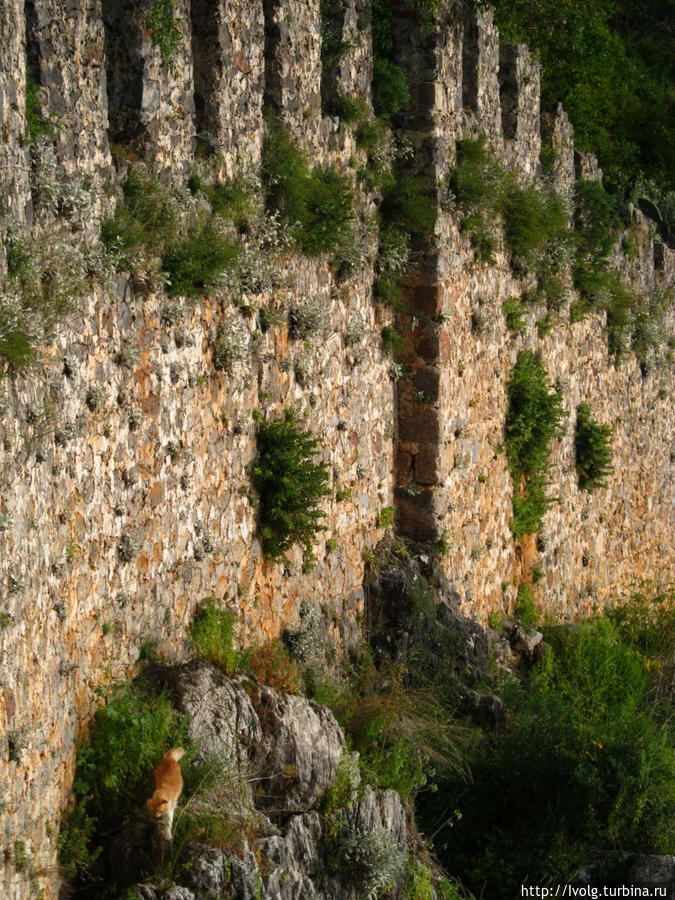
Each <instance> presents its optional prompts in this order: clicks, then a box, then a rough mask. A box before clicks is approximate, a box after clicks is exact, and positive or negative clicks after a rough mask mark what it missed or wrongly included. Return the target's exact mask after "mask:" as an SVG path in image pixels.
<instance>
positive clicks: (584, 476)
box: [574, 403, 614, 492]
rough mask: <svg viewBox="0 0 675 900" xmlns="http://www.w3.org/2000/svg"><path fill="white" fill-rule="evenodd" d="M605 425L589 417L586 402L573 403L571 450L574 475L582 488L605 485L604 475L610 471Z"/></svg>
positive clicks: (609, 447)
mask: <svg viewBox="0 0 675 900" xmlns="http://www.w3.org/2000/svg"><path fill="white" fill-rule="evenodd" d="M611 434H612V429H611V428H610V427H609V425H600V424H598V422H596V421H595V419H593V418H591V408H590V406H589V404H588V403H580V404H579V406H578V407H577V424H576V427H575V429H574V451H575V454H576V467H577V476H578V478H579V487H580V488H581V490H582V491H589V492H591V491H594V490H595V489H596V488H599V487H601V488H605V487H607V482H606V481H605V478H606V477H607V476H608V475H609V473H610V472H613V471H614V467H613V466H612V464H611V462H612V448H611V445H610V437H611Z"/></svg>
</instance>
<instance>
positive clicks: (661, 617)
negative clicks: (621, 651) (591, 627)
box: [607, 582, 675, 674]
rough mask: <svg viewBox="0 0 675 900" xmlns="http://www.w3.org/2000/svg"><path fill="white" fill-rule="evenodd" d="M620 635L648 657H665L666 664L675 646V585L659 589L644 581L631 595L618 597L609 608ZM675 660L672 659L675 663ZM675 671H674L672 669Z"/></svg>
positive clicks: (609, 614) (650, 658)
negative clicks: (618, 599) (622, 597)
mask: <svg viewBox="0 0 675 900" xmlns="http://www.w3.org/2000/svg"><path fill="white" fill-rule="evenodd" d="M607 617H608V618H609V619H610V620H611V621H612V623H613V624H614V625H615V626H616V628H617V629H618V631H619V633H620V635H621V639H622V640H623V641H624V643H627V644H628V645H629V646H632V647H635V648H637V649H638V650H639V651H640V652H641V653H643V654H644V655H645V656H646V657H647V658H648V659H649V660H653V659H654V658H657V659H658V658H662V659H663V662H664V664H667V663H668V657H669V656H671V657H672V653H671V651H672V648H673V647H675V586H674V585H672V584H670V585H666V586H665V587H662V588H659V589H658V590H657V589H656V588H655V587H654V585H652V584H650V583H649V582H645V583H643V584H642V585H640V587H639V589H638V590H637V591H636V592H635V593H634V594H632V595H631V596H630V597H628V598H624V599H622V600H620V601H618V602H617V603H616V604H615V605H614V606H613V607H611V608H610V609H609V610H608V612H607ZM674 664H675V660H672V658H671V659H670V665H671V666H673V665H674ZM671 674H675V673H671Z"/></svg>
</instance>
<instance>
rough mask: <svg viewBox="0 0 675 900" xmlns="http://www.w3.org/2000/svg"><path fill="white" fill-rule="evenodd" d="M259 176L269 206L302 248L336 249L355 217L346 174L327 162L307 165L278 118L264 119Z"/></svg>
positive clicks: (307, 249) (309, 251)
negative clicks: (292, 227) (292, 228)
mask: <svg viewBox="0 0 675 900" xmlns="http://www.w3.org/2000/svg"><path fill="white" fill-rule="evenodd" d="M267 125H268V133H267V136H266V138H265V143H264V145H263V157H262V172H261V174H262V180H263V186H264V188H265V192H266V196H267V202H268V205H269V206H270V207H271V208H272V209H276V210H278V211H279V212H280V214H281V215H282V217H283V218H284V220H285V221H286V222H288V223H289V224H290V225H297V230H296V232H295V241H296V243H297V245H298V246H299V248H300V249H301V250H303V251H304V252H305V253H309V254H317V253H323V252H325V251H331V250H336V249H337V248H338V247H339V246H340V244H341V242H342V241H344V240H345V239H346V238H347V237H348V235H349V230H350V225H351V222H352V219H353V218H354V212H353V202H354V194H353V190H352V187H351V184H350V182H349V179H348V178H347V177H346V176H345V175H341V174H340V173H339V172H338V171H337V170H336V169H334V168H332V167H331V166H315V167H314V168H313V169H310V168H309V165H308V163H307V158H306V156H305V154H304V153H303V152H302V150H301V149H300V148H299V147H298V145H297V143H296V142H295V141H294V140H293V138H292V137H291V136H290V134H289V133H288V132H287V131H286V130H285V128H284V127H283V125H282V124H281V122H280V121H279V120H277V119H275V118H268V122H267Z"/></svg>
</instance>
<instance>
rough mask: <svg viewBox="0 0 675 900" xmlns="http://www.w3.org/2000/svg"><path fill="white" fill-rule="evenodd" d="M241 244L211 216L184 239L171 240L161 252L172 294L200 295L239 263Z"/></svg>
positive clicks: (182, 295) (168, 285)
mask: <svg viewBox="0 0 675 900" xmlns="http://www.w3.org/2000/svg"><path fill="white" fill-rule="evenodd" d="M239 252H240V251H239V248H238V247H237V245H236V244H235V243H234V242H233V241H232V240H231V239H230V238H229V237H227V236H226V235H224V234H223V233H222V231H221V229H220V228H218V226H217V224H216V223H215V222H214V221H213V220H211V219H208V220H206V221H203V222H199V223H197V224H196V225H194V226H193V227H192V228H190V230H189V231H188V233H187V235H186V236H185V237H184V238H183V239H182V240H177V241H175V242H173V243H171V244H170V245H169V246H168V247H167V248H166V249H165V251H164V254H163V256H162V269H163V271H164V272H166V274H167V277H168V283H167V289H168V291H169V293H170V294H172V295H174V296H181V297H189V298H190V297H199V296H202V295H203V294H204V293H205V292H206V291H208V290H209V288H212V287H214V286H215V285H216V284H217V283H218V279H219V276H221V275H222V274H223V272H225V271H226V270H228V269H231V268H233V267H234V265H235V264H236V260H237V257H238V255H239Z"/></svg>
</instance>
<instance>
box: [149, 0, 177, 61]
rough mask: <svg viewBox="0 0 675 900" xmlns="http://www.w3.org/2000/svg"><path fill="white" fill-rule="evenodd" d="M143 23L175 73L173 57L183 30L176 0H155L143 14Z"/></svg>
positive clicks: (164, 59) (163, 59)
mask: <svg viewBox="0 0 675 900" xmlns="http://www.w3.org/2000/svg"><path fill="white" fill-rule="evenodd" d="M143 23H144V25H145V27H146V28H147V30H148V31H149V32H150V39H151V41H152V43H153V44H154V46H155V47H157V48H158V49H159V52H160V54H161V56H162V61H163V62H164V63H165V64H166V65H167V66H168V67H169V71H170V72H171V73H172V74H173V72H174V66H173V61H174V60H173V57H174V53H175V52H176V50H177V49H178V45H179V43H180V38H181V34H182V30H183V20H182V19H179V18H176V15H175V6H174V0H154V2H153V3H152V4H151V5H150V6H149V7H148V9H147V10H146V11H145V13H144V14H143Z"/></svg>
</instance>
